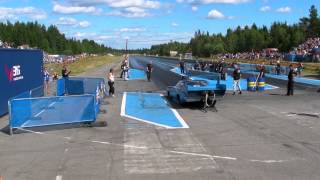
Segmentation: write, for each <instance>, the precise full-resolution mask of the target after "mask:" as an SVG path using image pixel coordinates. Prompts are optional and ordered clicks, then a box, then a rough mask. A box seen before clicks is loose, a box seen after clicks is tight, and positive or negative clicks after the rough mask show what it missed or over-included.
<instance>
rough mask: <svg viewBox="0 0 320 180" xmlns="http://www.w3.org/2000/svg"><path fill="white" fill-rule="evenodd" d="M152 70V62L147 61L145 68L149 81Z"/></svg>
mask: <svg viewBox="0 0 320 180" xmlns="http://www.w3.org/2000/svg"><path fill="white" fill-rule="evenodd" d="M152 71H153V67H152V64H151V63H148V64H147V68H146V73H147V78H148V81H149V82H150V81H151V73H152Z"/></svg>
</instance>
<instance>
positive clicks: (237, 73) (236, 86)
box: [232, 67, 242, 95]
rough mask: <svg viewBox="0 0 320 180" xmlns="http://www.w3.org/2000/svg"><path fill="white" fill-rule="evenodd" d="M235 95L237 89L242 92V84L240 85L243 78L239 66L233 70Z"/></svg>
mask: <svg viewBox="0 0 320 180" xmlns="http://www.w3.org/2000/svg"><path fill="white" fill-rule="evenodd" d="M232 75H233V95H235V94H236V92H237V90H238V91H239V94H242V91H241V86H240V79H241V72H240V68H239V67H237V68H235V70H234V71H233V74H232Z"/></svg>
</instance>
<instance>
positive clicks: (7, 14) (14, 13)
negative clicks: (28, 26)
mask: <svg viewBox="0 0 320 180" xmlns="http://www.w3.org/2000/svg"><path fill="white" fill-rule="evenodd" d="M21 17H28V18H29V19H32V20H41V19H46V18H47V13H46V12H44V11H43V10H41V9H37V8H35V7H31V6H29V7H22V8H7V7H0V19H1V20H10V19H19V18H21Z"/></svg>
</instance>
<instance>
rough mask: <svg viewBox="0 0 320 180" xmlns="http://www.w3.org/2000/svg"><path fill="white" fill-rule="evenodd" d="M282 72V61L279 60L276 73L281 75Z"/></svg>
mask: <svg viewBox="0 0 320 180" xmlns="http://www.w3.org/2000/svg"><path fill="white" fill-rule="evenodd" d="M280 73H281V64H280V62H277V66H276V74H277V75H280Z"/></svg>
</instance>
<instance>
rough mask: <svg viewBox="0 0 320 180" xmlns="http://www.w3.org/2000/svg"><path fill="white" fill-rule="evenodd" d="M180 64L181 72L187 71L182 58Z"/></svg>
mask: <svg viewBox="0 0 320 180" xmlns="http://www.w3.org/2000/svg"><path fill="white" fill-rule="evenodd" d="M179 65H180V71H181V74H184V73H185V72H184V62H183V61H182V60H181V61H180V63H179Z"/></svg>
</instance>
